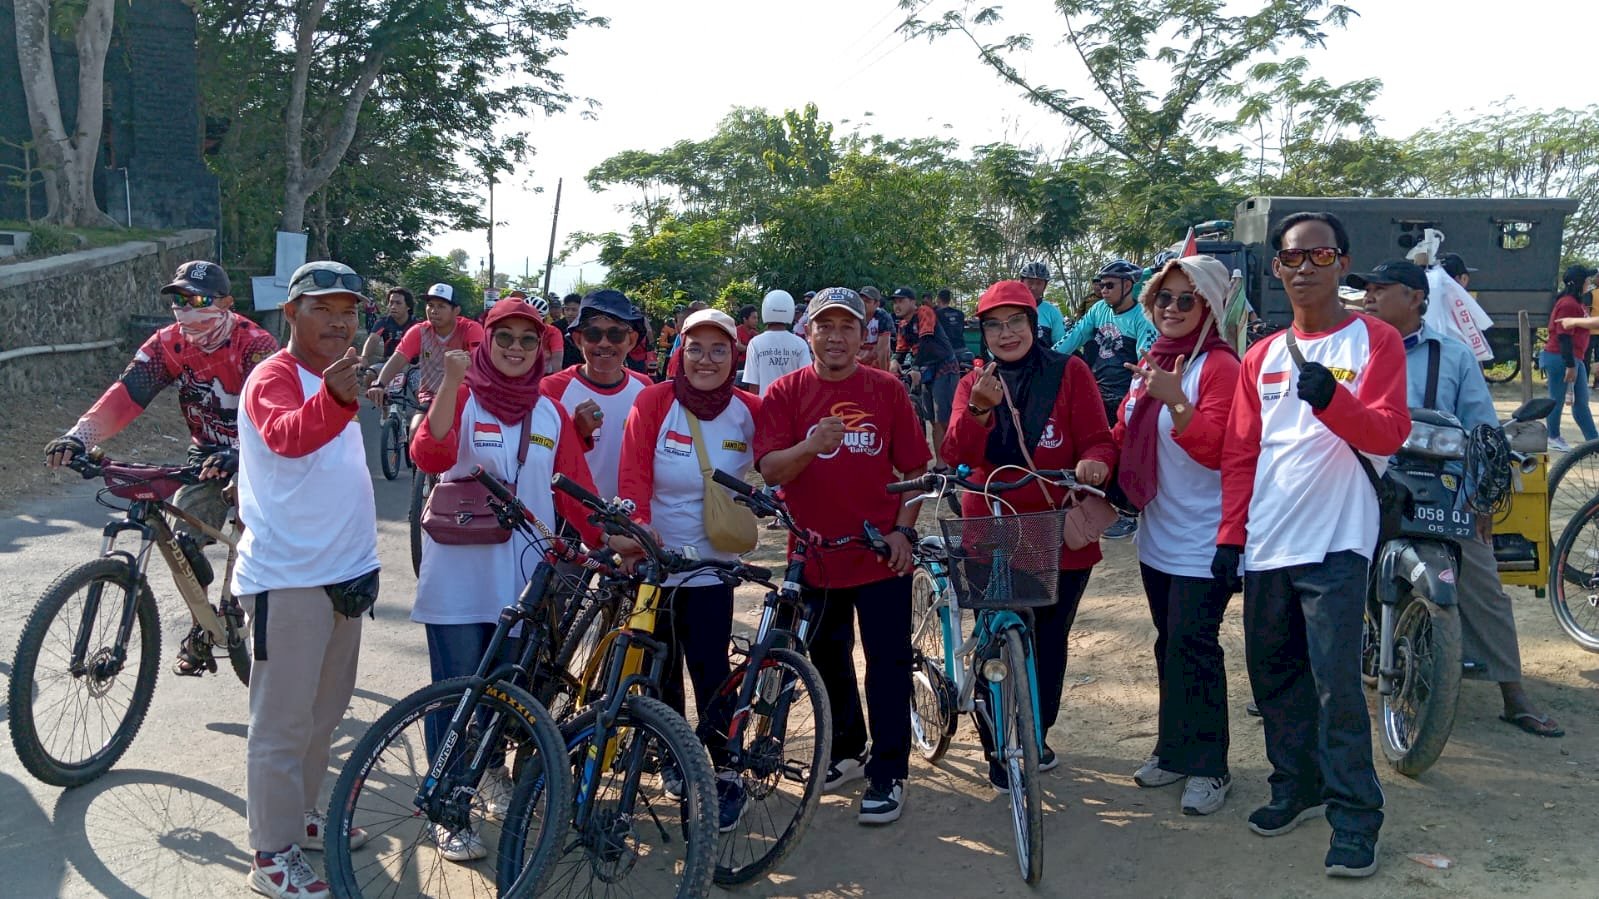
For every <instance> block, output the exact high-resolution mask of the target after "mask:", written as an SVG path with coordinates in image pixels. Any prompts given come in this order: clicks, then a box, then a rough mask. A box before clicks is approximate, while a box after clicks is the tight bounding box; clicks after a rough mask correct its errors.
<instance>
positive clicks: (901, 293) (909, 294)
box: [894, 287, 916, 300]
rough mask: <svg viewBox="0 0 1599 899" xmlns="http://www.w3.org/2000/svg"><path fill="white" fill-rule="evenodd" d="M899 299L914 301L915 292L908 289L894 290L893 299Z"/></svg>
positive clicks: (899, 288)
mask: <svg viewBox="0 0 1599 899" xmlns="http://www.w3.org/2000/svg"><path fill="white" fill-rule="evenodd" d="M901 297H904V298H905V299H907V300H914V299H916V291H914V290H911V289H910V288H909V287H896V288H894V299H896V300H897V299H900V298H901Z"/></svg>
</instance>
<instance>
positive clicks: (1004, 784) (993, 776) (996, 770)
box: [988, 759, 1010, 793]
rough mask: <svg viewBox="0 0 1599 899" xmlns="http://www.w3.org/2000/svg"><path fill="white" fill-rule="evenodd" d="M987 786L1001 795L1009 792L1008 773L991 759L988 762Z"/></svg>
mask: <svg viewBox="0 0 1599 899" xmlns="http://www.w3.org/2000/svg"><path fill="white" fill-rule="evenodd" d="M988 785H989V786H991V787H993V788H994V789H996V790H998V791H999V792H1001V793H1009V792H1010V772H1009V771H1007V770H1005V766H1003V765H1001V764H1000V763H999V762H996V761H994V760H993V759H989V760H988Z"/></svg>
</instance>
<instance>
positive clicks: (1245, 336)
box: [1221, 269, 1250, 356]
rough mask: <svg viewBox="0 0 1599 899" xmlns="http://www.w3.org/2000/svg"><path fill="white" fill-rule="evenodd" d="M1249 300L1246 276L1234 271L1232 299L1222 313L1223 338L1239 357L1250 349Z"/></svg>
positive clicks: (1236, 270)
mask: <svg viewBox="0 0 1599 899" xmlns="http://www.w3.org/2000/svg"><path fill="white" fill-rule="evenodd" d="M1249 313H1250V308H1249V298H1248V297H1247V296H1245V295H1244V276H1243V273H1242V272H1240V271H1238V269H1233V283H1232V297H1231V298H1229V299H1228V300H1227V309H1226V310H1225V311H1224V312H1223V313H1222V319H1221V338H1222V339H1223V340H1225V341H1227V342H1228V343H1230V344H1232V347H1233V349H1235V350H1237V351H1238V355H1239V356H1243V355H1244V351H1245V350H1247V349H1249Z"/></svg>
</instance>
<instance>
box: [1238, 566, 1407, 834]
mask: <svg viewBox="0 0 1599 899" xmlns="http://www.w3.org/2000/svg"><path fill="white" fill-rule="evenodd" d="M1366 570H1367V563H1366V560H1365V559H1364V558H1362V557H1361V556H1360V555H1359V554H1358V553H1354V552H1337V553H1332V554H1331V555H1329V556H1327V557H1326V558H1325V559H1323V560H1322V561H1321V562H1320V563H1317V564H1309V565H1295V566H1292V567H1289V568H1278V569H1274V570H1271V571H1250V572H1246V573H1245V574H1244V650H1245V655H1246V657H1247V659H1248V664H1249V683H1250V686H1251V687H1252V688H1253V690H1254V694H1255V704H1256V705H1257V706H1259V708H1260V716H1261V719H1262V720H1263V721H1264V722H1265V725H1266V758H1267V759H1268V760H1269V761H1270V762H1271V766H1272V773H1271V776H1270V777H1269V778H1267V782H1268V783H1270V784H1271V794H1272V797H1273V798H1274V799H1297V800H1300V801H1311V802H1314V801H1317V800H1320V801H1323V802H1325V803H1326V804H1327V821H1328V823H1329V824H1331V825H1332V827H1333V830H1335V831H1338V830H1342V831H1349V832H1353V833H1360V834H1365V835H1367V836H1370V837H1373V838H1375V837H1376V835H1377V831H1378V829H1380V828H1381V827H1382V818H1383V815H1382V805H1383V795H1382V787H1381V786H1380V785H1379V784H1378V783H1377V770H1376V768H1374V767H1373V766H1372V759H1371V719H1370V717H1369V715H1368V713H1367V711H1366V696H1365V692H1364V690H1363V689H1362V688H1361V682H1360V635H1361V624H1362V616H1363V615H1364V609H1365V603H1366Z"/></svg>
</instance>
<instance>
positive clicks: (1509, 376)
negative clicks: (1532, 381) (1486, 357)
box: [1482, 356, 1521, 384]
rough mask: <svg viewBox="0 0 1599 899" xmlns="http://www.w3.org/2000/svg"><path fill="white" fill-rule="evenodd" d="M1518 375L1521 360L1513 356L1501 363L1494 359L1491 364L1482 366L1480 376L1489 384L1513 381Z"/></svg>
mask: <svg viewBox="0 0 1599 899" xmlns="http://www.w3.org/2000/svg"><path fill="white" fill-rule="evenodd" d="M1519 374H1521V360H1520V359H1518V358H1516V357H1514V356H1512V357H1510V358H1509V359H1505V360H1503V361H1501V360H1499V359H1494V360H1493V361H1492V362H1484V363H1483V364H1482V376H1483V377H1484V378H1487V379H1488V383H1490V384H1504V383H1506V382H1508V381H1514V380H1515V379H1516V376H1517V375H1519Z"/></svg>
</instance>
